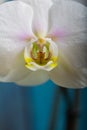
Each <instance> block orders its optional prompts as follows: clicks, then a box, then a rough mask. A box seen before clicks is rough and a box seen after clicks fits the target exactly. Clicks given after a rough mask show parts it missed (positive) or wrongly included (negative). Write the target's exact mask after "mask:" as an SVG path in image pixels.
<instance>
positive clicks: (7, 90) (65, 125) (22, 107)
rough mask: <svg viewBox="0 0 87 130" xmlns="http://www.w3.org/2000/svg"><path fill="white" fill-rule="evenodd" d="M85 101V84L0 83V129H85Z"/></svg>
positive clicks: (86, 112)
mask: <svg viewBox="0 0 87 130" xmlns="http://www.w3.org/2000/svg"><path fill="white" fill-rule="evenodd" d="M77 1H79V2H81V3H83V4H85V5H87V2H86V1H84V0H83V1H82V0H77ZM86 102H87V88H84V89H79V90H74V89H64V88H60V87H59V86H56V85H55V84H54V83H53V82H52V81H50V80H49V81H48V82H46V83H44V84H42V85H40V86H35V87H19V86H17V85H15V84H9V83H0V130H87V103H86ZM72 126H74V128H73V129H72Z"/></svg>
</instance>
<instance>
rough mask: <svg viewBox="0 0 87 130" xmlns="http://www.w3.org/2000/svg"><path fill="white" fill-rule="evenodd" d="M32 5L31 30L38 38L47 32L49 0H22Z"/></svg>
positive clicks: (50, 3)
mask: <svg viewBox="0 0 87 130" xmlns="http://www.w3.org/2000/svg"><path fill="white" fill-rule="evenodd" d="M22 1H23V2H27V3H29V4H31V5H32V7H33V10H34V19H33V30H34V32H35V34H36V35H38V36H42V37H43V36H45V35H46V33H47V31H48V16H49V9H50V7H51V5H52V2H51V0H22Z"/></svg>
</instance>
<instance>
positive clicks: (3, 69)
mask: <svg viewBox="0 0 87 130" xmlns="http://www.w3.org/2000/svg"><path fill="white" fill-rule="evenodd" d="M27 12H29V15H28V14H27ZM32 16H33V12H32V9H31V7H30V6H29V5H26V4H25V3H22V2H16V1H15V2H7V3H5V4H2V5H1V6H0V81H4V82H5V81H8V82H14V81H17V80H21V79H22V78H23V77H25V76H26V75H27V74H29V72H30V71H29V70H27V69H26V67H25V62H24V57H23V50H24V47H25V45H26V41H25V40H26V39H24V40H23V39H20V37H19V36H21V35H23V34H24V35H25V33H26V34H29V35H32V29H31V23H32ZM25 36H27V35H25ZM26 38H27V37H26Z"/></svg>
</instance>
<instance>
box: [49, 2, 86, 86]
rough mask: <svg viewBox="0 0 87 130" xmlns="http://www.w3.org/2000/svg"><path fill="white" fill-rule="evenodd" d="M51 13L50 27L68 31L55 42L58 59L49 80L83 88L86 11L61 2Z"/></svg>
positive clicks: (83, 7) (73, 3)
mask: <svg viewBox="0 0 87 130" xmlns="http://www.w3.org/2000/svg"><path fill="white" fill-rule="evenodd" d="M56 9H58V11H57V12H58V13H56ZM52 11H53V14H52V15H53V16H54V18H56V19H55V20H54V21H53V22H52V23H51V24H52V25H53V27H54V26H55V27H56V28H62V29H65V31H67V32H69V31H70V32H69V33H68V34H69V35H66V36H65V37H64V38H63V37H62V39H61V41H62V42H61V41H58V42H57V43H58V46H59V53H60V56H59V59H60V60H59V63H58V64H59V66H58V67H57V68H55V69H54V70H53V71H52V72H51V79H52V80H53V81H54V82H55V83H56V84H59V85H60V86H63V87H72V88H79V87H86V86H87V26H86V21H87V14H86V13H87V8H86V7H85V6H83V5H81V4H78V3H76V2H74V1H73V2H71V1H70V2H69V1H64V0H62V1H61V2H60V4H59V5H58V3H56V4H55V6H54V7H53V9H52ZM78 12H79V13H78ZM57 14H58V15H57ZM58 20H59V21H58ZM52 30H53V29H52V28H51V31H52ZM84 70H85V71H84Z"/></svg>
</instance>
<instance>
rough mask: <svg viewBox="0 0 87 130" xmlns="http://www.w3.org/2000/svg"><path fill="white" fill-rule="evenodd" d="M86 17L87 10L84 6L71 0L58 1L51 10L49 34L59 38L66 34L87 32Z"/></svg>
mask: <svg viewBox="0 0 87 130" xmlns="http://www.w3.org/2000/svg"><path fill="white" fill-rule="evenodd" d="M78 12H79V13H78ZM86 17H87V8H86V7H85V6H84V5H82V4H80V3H78V2H75V1H70V0H58V1H57V0H56V2H54V4H53V6H52V8H51V10H50V19H49V20H50V21H49V23H50V25H49V33H50V34H53V33H55V35H56V37H58V38H59V37H60V36H61V35H64V34H65V35H75V34H77V33H78V32H82V31H85V30H86V27H85V26H86V22H87V21H86ZM53 35H54V34H53Z"/></svg>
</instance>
